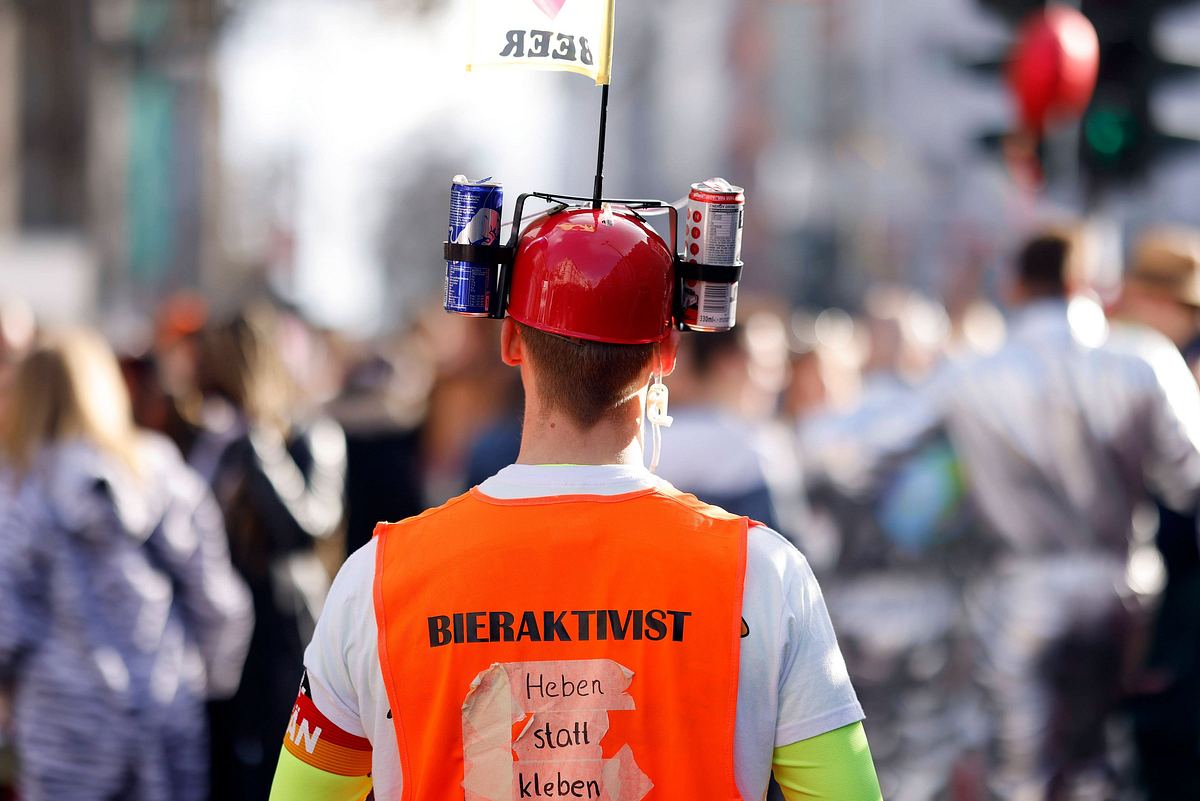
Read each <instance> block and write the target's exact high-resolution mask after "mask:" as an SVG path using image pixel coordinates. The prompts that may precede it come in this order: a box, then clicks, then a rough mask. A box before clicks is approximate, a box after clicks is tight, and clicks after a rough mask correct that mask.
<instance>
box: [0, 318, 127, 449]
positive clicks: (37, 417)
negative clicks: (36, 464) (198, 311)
mask: <svg viewBox="0 0 1200 801" xmlns="http://www.w3.org/2000/svg"><path fill="white" fill-rule="evenodd" d="M68 439H82V440H84V441H87V442H90V443H92V444H93V445H95V446H96V447H98V448H100V449H102V450H104V451H107V452H109V453H110V454H112V455H113V456H116V457H117V458H119V459H121V460H122V461H124V462H126V463H127V464H128V465H129V466H130V467H131V468H132V469H134V470H136V469H137V467H138V465H137V457H136V446H137V429H136V427H135V425H134V422H133V413H132V408H131V404H130V400H129V390H128V389H127V388H126V386H125V382H124V380H123V379H122V377H121V370H120V367H119V366H118V364H117V359H116V356H115V355H114V354H113V352H112V349H111V348H109V346H108V343H106V342H105V341H104V339H103V338H101V337H100V335H99V334H97V333H95V332H94V331H90V330H87V329H64V330H60V331H56V332H51V333H49V334H48V335H46V336H45V337H43V338H42V340H41V341H39V342H38V343H37V344H36V345H35V346H34V348H33V349H32V350H31V351H30V352H29V353H28V354H27V355H26V356H25V357H24V358H23V359H22V360H21V361H20V362H19V363H18V364H17V368H16V374H15V376H14V378H13V383H12V385H11V386H10V388H9V401H8V408H7V410H6V415H5V419H4V421H3V427H2V428H0V453H2V454H3V456H4V459H5V461H7V462H8V463H9V465H10V466H11V467H13V468H14V469H16V470H17V471H18V472H22V473H23V472H26V471H28V470H29V468H30V467H31V466H32V464H33V461H34V458H35V457H36V455H37V453H38V451H40V450H41V449H42V448H44V447H46V446H48V445H52V444H54V443H56V442H60V441H63V440H68Z"/></svg>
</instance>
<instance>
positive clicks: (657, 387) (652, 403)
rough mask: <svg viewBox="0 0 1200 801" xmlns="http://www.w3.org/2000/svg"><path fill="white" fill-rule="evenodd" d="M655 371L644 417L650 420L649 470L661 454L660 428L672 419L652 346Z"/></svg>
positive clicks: (660, 370)
mask: <svg viewBox="0 0 1200 801" xmlns="http://www.w3.org/2000/svg"><path fill="white" fill-rule="evenodd" d="M654 365H655V372H653V373H651V374H650V389H648V390H647V391H646V419H647V420H649V421H650V443H651V444H650V472H651V473H653V472H655V471H656V470H658V459H659V457H660V456H661V455H662V430H663V429H664V428H670V427H671V423H672V422H674V420H673V419H672V418H671V416H670V415H669V414H667V402H668V401H669V399H670V393H669V392H668V391H667V385H666V384H664V383H663V382H662V359H661V358H660V357H659V355H658V348H657V346H656V347H655V348H654Z"/></svg>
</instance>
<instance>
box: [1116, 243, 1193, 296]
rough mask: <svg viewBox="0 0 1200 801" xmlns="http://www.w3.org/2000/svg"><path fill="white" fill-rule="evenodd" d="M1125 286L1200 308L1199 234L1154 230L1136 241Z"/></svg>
mask: <svg viewBox="0 0 1200 801" xmlns="http://www.w3.org/2000/svg"><path fill="white" fill-rule="evenodd" d="M1127 281H1128V283H1130V284H1137V285H1139V286H1141V287H1142V288H1144V289H1149V290H1152V291H1156V292H1158V293H1161V294H1164V295H1168V296H1169V297H1171V298H1172V299H1173V300H1176V301H1178V302H1180V303H1185V304H1187V305H1188V306H1195V307H1197V308H1200V233H1198V232H1196V231H1193V230H1191V229H1188V228H1153V229H1151V230H1149V231H1147V232H1146V233H1145V234H1143V235H1142V238H1141V239H1140V240H1138V243H1137V248H1136V249H1135V250H1134V254H1133V267H1132V269H1131V270H1130V273H1129V276H1128V278H1127Z"/></svg>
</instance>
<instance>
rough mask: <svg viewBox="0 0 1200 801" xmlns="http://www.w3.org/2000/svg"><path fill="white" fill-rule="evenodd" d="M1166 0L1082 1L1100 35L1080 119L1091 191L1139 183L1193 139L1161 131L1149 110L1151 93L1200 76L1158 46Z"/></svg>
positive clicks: (1083, 161) (1084, 162)
mask: <svg viewBox="0 0 1200 801" xmlns="http://www.w3.org/2000/svg"><path fill="white" fill-rule="evenodd" d="M1174 5H1179V3H1173V2H1171V1H1170V0H1083V2H1082V5H1081V10H1082V11H1083V13H1084V14H1086V15H1087V16H1088V18H1089V19H1091V21H1092V24H1093V25H1095V27H1096V33H1097V35H1098V36H1099V37H1100V75H1099V78H1098V80H1097V83H1096V92H1095V95H1094V96H1093V98H1092V103H1091V106H1090V107H1089V108H1088V110H1087V113H1086V114H1085V115H1084V118H1083V125H1082V130H1081V136H1080V158H1081V162H1082V166H1083V169H1084V173H1085V174H1086V175H1087V177H1088V179H1089V183H1090V186H1089V189H1090V190H1091V191H1092V192H1093V193H1095V192H1098V191H1102V190H1103V189H1105V188H1106V187H1108V186H1111V185H1113V184H1117V183H1124V182H1129V181H1132V180H1137V179H1139V178H1141V177H1142V176H1143V175H1144V174H1145V172H1146V171H1147V170H1148V169H1149V168H1150V167H1151V166H1152V165H1153V164H1154V163H1155V162H1156V161H1158V160H1160V159H1161V158H1162V157H1163V156H1164V155H1165V154H1167V153H1170V152H1171V151H1173V150H1175V149H1176V148H1178V147H1180V146H1183V145H1191V144H1195V141H1194V140H1191V139H1187V138H1185V137H1179V136H1174V135H1171V134H1169V133H1167V132H1166V131H1164V130H1163V129H1162V127H1161V125H1160V124H1159V121H1158V120H1157V119H1156V118H1155V115H1154V113H1153V107H1154V103H1153V99H1154V96H1155V93H1156V92H1157V91H1159V90H1160V89H1162V88H1163V87H1164V86H1165V85H1166V84H1167V83H1169V82H1171V81H1173V80H1176V79H1178V78H1180V77H1183V76H1186V75H1188V74H1191V73H1196V74H1200V71H1197V70H1195V69H1194V68H1191V67H1187V66H1184V65H1181V64H1176V63H1173V62H1172V61H1171V60H1169V59H1168V58H1167V57H1165V56H1164V54H1163V53H1160V52H1159V50H1158V47H1157V42H1156V36H1155V32H1156V29H1157V28H1158V26H1159V25H1161V24H1162V21H1161V17H1162V13H1163V12H1164V11H1165V10H1166V9H1167V8H1168V7H1169V6H1174Z"/></svg>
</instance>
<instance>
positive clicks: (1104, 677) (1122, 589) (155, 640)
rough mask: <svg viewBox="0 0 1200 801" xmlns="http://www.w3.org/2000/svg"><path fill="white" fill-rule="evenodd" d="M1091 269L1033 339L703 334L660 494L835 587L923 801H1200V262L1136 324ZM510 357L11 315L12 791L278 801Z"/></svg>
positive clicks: (1022, 260) (1060, 269) (7, 566)
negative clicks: (342, 610) (279, 770)
mask: <svg viewBox="0 0 1200 801" xmlns="http://www.w3.org/2000/svg"><path fill="white" fill-rule="evenodd" d="M1089 258H1090V256H1089V251H1088V249H1087V248H1086V247H1084V246H1083V244H1082V240H1081V238H1080V237H1079V236H1078V235H1077V233H1076V232H1075V231H1073V230H1070V229H1062V230H1055V231H1047V232H1044V233H1042V234H1040V235H1038V236H1036V237H1034V238H1032V239H1031V240H1030V241H1029V242H1027V243H1025V244H1024V245H1023V247H1021V248H1019V249H1017V250H1016V252H1014V254H1013V257H1012V261H1011V263H1012V267H1013V270H1012V276H1013V277H1012V282H1011V285H1010V287H1009V288H1008V291H1007V295H1006V297H1005V301H1004V304H1003V305H1005V306H1006V307H1008V308H1007V309H1006V310H1005V311H1006V312H1007V314H1002V313H1001V311H1000V310H999V309H998V308H997V307H996V306H994V305H992V304H990V303H987V302H984V301H980V302H978V303H976V304H974V305H971V306H968V307H965V308H963V309H961V310H956V311H955V312H954V313H953V314H951V313H948V312H947V311H946V309H944V308H943V307H942V306H941V305H939V304H938V303H937V302H935V301H933V300H932V299H929V298H926V297H923V296H921V295H919V294H918V293H916V292H913V291H911V290H908V289H905V288H901V287H896V286H876V287H874V288H872V289H871V290H870V291H869V292H868V293H867V296H866V297H865V298H864V300H863V303H862V304H861V308H860V309H857V310H854V311H853V313H851V312H848V311H843V310H839V309H825V310H820V311H819V312H815V313H810V312H807V311H795V310H791V309H788V308H785V307H783V306H780V305H778V304H776V303H773V302H771V301H770V300H768V299H761V298H757V299H756V298H753V297H749V296H747V297H744V298H743V299H742V303H741V309H740V323H739V326H738V328H737V329H735V331H733V332H729V333H726V334H708V335H686V336H685V337H684V342H683V349H682V351H681V356H680V362H679V367H678V369H677V371H676V373H675V374H674V375H673V376H672V377H671V378H670V379H669V382H668V383H669V385H670V387H671V399H672V400H671V411H672V414H673V415H674V424H673V426H672V427H671V428H670V429H669V430H667V431H665V432H664V441H663V452H662V459H661V463H660V466H659V473H660V475H662V476H663V477H664V478H666V479H667V480H669V481H671V482H672V483H674V484H675V485H676V486H678V487H679V488H680V489H683V490H686V491H689V492H695V493H696V494H698V495H700V496H701V497H703V498H705V499H706V500H708V501H710V502H713V503H716V504H718V505H721V506H724V507H726V508H728V509H729V510H730V511H733V512H736V513H739V514H745V515H747V516H750V517H752V518H754V519H757V520H759V521H761V522H763V523H766V524H768V525H770V526H772V527H774V528H776V529H777V530H779V531H780V532H782V533H784V534H785V535H786V536H788V537H789V538H790V539H791V540H792V541H793V542H794V543H795V544H796V545H797V546H798V547H799V548H800V549H801V550H802V551H803V552H804V553H805V555H806V556H807V557H808V559H809V561H810V562H811V563H812V565H813V566H814V568H815V569H816V571H817V573H818V575H819V576H821V578H822V584H823V586H824V587H825V591H826V594H827V600H828V604H829V609H830V613H831V615H832V617H833V620H834V624H835V627H836V628H837V631H838V634H839V637H840V641H841V644H842V648H843V651H844V653H845V655H846V658H847V661H848V663H849V666H850V670H851V673H852V676H853V679H854V682H855V685H856V687H857V689H858V692H859V695H860V697H861V699H862V702H863V705H864V707H865V709H866V712H867V715H868V731H869V734H870V737H871V741H872V746H873V750H874V753H875V756H876V760H877V763H878V768H879V773H880V778H881V781H882V783H883V786H884V794H885V797H887V798H889V799H892V800H893V801H922V800H924V799H947V800H953V801H974V800H975V799H980V801H982V799H986V798H992V797H998V798H1005V799H1041V798H1047V799H1079V800H1080V801H1082V800H1084V799H1097V800H1098V801H1099V800H1100V799H1118V798H1138V797H1143V798H1147V799H1166V798H1171V799H1180V798H1200V623H1198V622H1197V621H1198V620H1200V551H1198V549H1197V527H1196V516H1195V513H1196V505H1197V499H1198V498H1200V389H1198V388H1197V384H1196V379H1195V375H1196V369H1197V367H1200V235H1198V234H1196V233H1194V232H1190V231H1184V230H1176V229H1159V230H1154V231H1148V232H1146V233H1145V234H1144V235H1143V236H1142V237H1141V239H1140V242H1139V244H1138V246H1137V247H1136V248H1135V249H1134V252H1133V254H1132V256H1131V263H1130V266H1129V269H1128V270H1127V271H1126V278H1127V280H1126V282H1125V285H1124V287H1123V288H1122V291H1121V292H1120V293H1119V294H1113V293H1111V292H1108V293H1104V294H1099V293H1097V292H1095V291H1093V290H1094V288H1093V287H1092V286H1091V285H1090V281H1089V277H1090V275H1091V271H1090V269H1089V264H1088V262H1089ZM497 333H498V327H497V326H495V325H492V324H489V323H488V322H486V321H483V322H481V321H473V320H464V319H462V318H457V317H452V316H448V315H444V314H442V313H441V311H440V310H433V311H431V312H430V313H429V314H428V315H427V316H425V317H424V318H422V319H421V320H420V321H419V322H418V323H417V324H416V325H415V326H413V327H412V328H411V330H407V331H404V332H399V333H397V334H394V335H392V336H390V337H387V338H383V339H380V340H377V341H372V342H356V341H351V340H348V339H346V338H345V337H343V336H340V335H338V334H336V333H334V332H330V331H325V330H321V329H318V328H316V327H314V326H312V325H311V324H309V323H308V322H306V320H305V319H304V318H303V316H302V315H300V314H299V313H297V312H296V310H295V309H291V308H289V307H287V306H286V305H285V304H281V303H272V302H268V301H263V302H261V303H255V304H252V305H249V306H247V307H246V308H245V309H243V310H242V311H241V312H240V313H238V314H237V315H235V316H233V317H231V318H221V317H219V316H217V315H215V314H212V313H211V312H210V310H209V309H208V307H207V306H206V304H205V302H204V301H203V299H202V298H200V297H198V296H192V295H180V296H177V297H174V298H171V299H170V300H168V301H167V302H165V303H164V304H163V306H162V307H161V309H160V310H159V311H158V315H157V318H156V320H155V321H154V324H153V326H152V327H150V328H149V329H148V330H147V332H146V334H145V335H144V336H142V337H135V338H134V339H133V341H129V338H128V337H125V339H124V341H115V342H112V343H111V344H110V343H106V342H105V340H104V339H102V338H101V337H100V336H99V335H98V334H96V333H92V332H88V331H82V330H76V331H62V330H38V328H37V326H36V324H35V321H34V320H33V319H32V316H31V315H30V314H29V312H28V310H27V309H25V308H23V307H21V306H20V305H17V304H8V305H4V306H0V742H4V743H7V744H8V745H9V746H15V747H16V752H17V756H16V758H15V760H14V758H13V756H12V751H11V750H7V751H5V754H6V756H5V757H3V758H0V786H4V785H5V784H9V785H13V786H15V785H16V783H17V782H16V781H15V778H16V776H18V775H19V776H20V791H21V792H22V793H23V795H22V796H21V798H23V799H29V800H30V801H39V799H61V798H71V799H97V801H102V800H107V799H189V798H196V799H203V798H213V799H222V801H226V800H227V799H254V800H255V801H259V800H260V799H265V798H266V797H267V795H268V790H269V786H270V781H271V776H272V773H273V770H274V766H275V760H276V757H277V755H278V751H279V745H280V742H281V738H282V734H283V725H284V724H285V723H286V721H287V720H288V717H289V714H290V711H291V707H292V703H293V701H294V699H295V695H296V687H297V684H298V682H299V680H300V674H301V669H302V656H303V650H304V647H305V645H306V644H307V642H308V640H309V638H310V636H311V634H312V631H313V626H314V623H315V620H316V619H317V616H318V615H319V613H320V609H321V605H322V601H323V598H324V595H325V592H326V591H327V589H328V586H329V581H330V576H331V575H332V574H333V572H334V571H336V569H337V567H338V566H339V565H340V564H341V562H342V561H343V560H344V558H345V557H346V555H347V554H348V553H350V552H352V551H353V550H355V549H356V548H357V547H359V546H360V545H362V544H363V543H364V542H366V541H367V540H368V538H369V537H370V536H371V532H372V530H373V528H374V525H375V523H376V522H378V521H381V520H398V519H402V518H404V517H407V516H410V515H413V514H416V513H418V512H420V511H421V510H422V509H424V508H426V507H427V506H429V505H431V504H437V503H440V502H441V501H443V500H445V499H446V498H448V497H450V496H451V495H453V494H456V493H457V492H459V491H461V490H462V489H465V488H466V487H468V486H471V485H473V484H475V483H478V482H479V481H481V480H483V479H484V478H486V477H487V476H489V475H491V474H492V473H494V472H496V471H497V470H498V469H500V468H501V467H503V466H505V465H507V464H509V463H511V462H512V461H514V460H515V458H516V454H517V448H518V445H519V435H520V420H519V410H520V408H521V397H520V388H519V383H518V380H517V376H516V375H515V373H514V372H513V371H510V370H508V369H507V368H505V367H504V366H503V365H502V364H501V363H500V361H499V359H497V358H496V350H497V345H496V341H495V340H496V337H497ZM1189 368H1190V369H1189ZM10 792H11V791H10ZM0 797H3V791H0Z"/></svg>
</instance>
